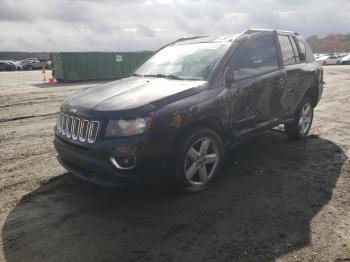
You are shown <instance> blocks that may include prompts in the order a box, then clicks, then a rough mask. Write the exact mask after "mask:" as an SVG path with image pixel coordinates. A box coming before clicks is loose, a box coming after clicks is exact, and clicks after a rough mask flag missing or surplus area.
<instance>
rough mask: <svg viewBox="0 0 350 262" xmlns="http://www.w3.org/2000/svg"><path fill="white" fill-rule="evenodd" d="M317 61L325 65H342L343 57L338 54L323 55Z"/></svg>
mask: <svg viewBox="0 0 350 262" xmlns="http://www.w3.org/2000/svg"><path fill="white" fill-rule="evenodd" d="M317 61H318V62H320V63H321V64H323V65H340V64H341V62H342V59H341V58H340V57H338V56H335V55H330V56H321V57H319V58H318V59H317Z"/></svg>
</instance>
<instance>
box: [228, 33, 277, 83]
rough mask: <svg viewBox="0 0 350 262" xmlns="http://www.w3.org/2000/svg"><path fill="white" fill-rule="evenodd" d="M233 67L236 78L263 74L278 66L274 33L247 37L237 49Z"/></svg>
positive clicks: (232, 63) (232, 62)
mask: <svg viewBox="0 0 350 262" xmlns="http://www.w3.org/2000/svg"><path fill="white" fill-rule="evenodd" d="M231 67H232V69H233V71H234V75H235V78H236V79H242V78H246V77H249V76H253V75H258V74H263V73H267V72H270V71H273V70H275V69H277V68H278V58H277V51H276V44H275V40H274V37H273V35H272V34H269V35H262V36H256V37H252V38H249V39H246V40H245V41H244V42H243V43H242V44H241V45H240V46H239V47H238V48H237V50H236V51H235V53H234V55H233V58H232V61H231Z"/></svg>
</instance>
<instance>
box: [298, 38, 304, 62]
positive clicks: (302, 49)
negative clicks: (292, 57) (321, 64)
mask: <svg viewBox="0 0 350 262" xmlns="http://www.w3.org/2000/svg"><path fill="white" fill-rule="evenodd" d="M298 43H299V47H300V60H302V61H305V60H306V47H305V44H304V42H302V41H300V40H298Z"/></svg>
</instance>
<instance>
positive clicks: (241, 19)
mask: <svg viewBox="0 0 350 262" xmlns="http://www.w3.org/2000/svg"><path fill="white" fill-rule="evenodd" d="M349 11H350V0H203V1H202V0H187V1H185V0H145V1H144V0H128V1H122V0H114V1H113V0H0V50H2V51H92V50H95V51H115V50H116V49H117V42H118V41H117V39H119V48H120V51H131V50H144V49H149V50H155V49H157V48H159V47H160V46H162V45H164V44H166V43H168V42H170V41H173V40H175V39H178V38H180V37H185V36H193V35H222V34H229V33H235V32H241V31H243V30H245V29H248V28H279V29H285V30H294V31H298V32H299V33H301V34H303V35H305V36H309V35H312V34H317V35H325V34H328V33H345V32H350V15H349ZM118 24H119V30H118ZM118 31H119V34H118Z"/></svg>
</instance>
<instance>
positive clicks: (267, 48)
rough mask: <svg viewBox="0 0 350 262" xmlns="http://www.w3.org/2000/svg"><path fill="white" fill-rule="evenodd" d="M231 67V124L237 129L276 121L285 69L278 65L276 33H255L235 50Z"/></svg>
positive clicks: (247, 129)
mask: <svg viewBox="0 0 350 262" xmlns="http://www.w3.org/2000/svg"><path fill="white" fill-rule="evenodd" d="M229 67H230V68H231V70H232V71H233V74H234V79H235V81H234V82H233V84H232V86H231V87H229V92H230V95H231V124H232V127H233V130H234V131H238V132H244V131H247V132H249V131H251V130H252V129H256V128H259V127H263V126H265V125H268V124H269V123H270V124H271V123H273V122H276V121H277V118H276V113H275V111H276V110H280V109H279V108H277V109H276V103H275V101H280V97H281V96H282V93H283V88H284V83H285V72H284V70H282V69H281V68H280V67H279V61H278V53H277V49H276V42H275V37H274V34H273V33H271V32H266V33H259V34H257V35H252V36H251V37H250V38H248V39H245V40H243V42H242V43H241V44H240V45H239V46H238V47H237V49H236V50H235V51H234V53H233V55H232V58H231V60H230V64H229ZM277 106H278V105H277Z"/></svg>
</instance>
